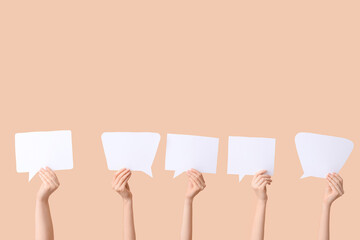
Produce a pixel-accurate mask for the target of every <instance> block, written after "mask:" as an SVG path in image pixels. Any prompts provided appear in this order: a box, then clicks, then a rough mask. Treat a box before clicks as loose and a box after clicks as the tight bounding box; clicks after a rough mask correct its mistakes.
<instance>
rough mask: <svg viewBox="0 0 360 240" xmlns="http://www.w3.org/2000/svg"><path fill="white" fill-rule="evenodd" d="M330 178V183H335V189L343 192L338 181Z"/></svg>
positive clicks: (340, 192)
mask: <svg viewBox="0 0 360 240" xmlns="http://www.w3.org/2000/svg"><path fill="white" fill-rule="evenodd" d="M328 180H329V181H330V183H331V184H332V185H333V187H334V189H335V190H336V191H337V192H338V193H339V194H343V191H342V190H341V188H340V187H339V185H338V183H337V182H335V181H334V180H333V179H332V178H330V177H329V178H328Z"/></svg>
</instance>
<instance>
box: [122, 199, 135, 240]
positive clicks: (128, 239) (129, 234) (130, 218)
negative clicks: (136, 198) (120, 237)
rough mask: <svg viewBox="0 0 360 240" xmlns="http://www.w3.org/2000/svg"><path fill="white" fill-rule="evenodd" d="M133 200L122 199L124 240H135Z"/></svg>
mask: <svg viewBox="0 0 360 240" xmlns="http://www.w3.org/2000/svg"><path fill="white" fill-rule="evenodd" d="M135 239H136V235H135V224H134V213H133V200H132V198H131V199H124V240H135Z"/></svg>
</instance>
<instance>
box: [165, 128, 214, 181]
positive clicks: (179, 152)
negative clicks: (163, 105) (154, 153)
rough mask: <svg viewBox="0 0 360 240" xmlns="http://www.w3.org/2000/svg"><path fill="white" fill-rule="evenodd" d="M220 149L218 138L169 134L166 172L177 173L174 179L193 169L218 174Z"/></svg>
mask: <svg viewBox="0 0 360 240" xmlns="http://www.w3.org/2000/svg"><path fill="white" fill-rule="evenodd" d="M218 148H219V139H218V138H213V137H202V136H192V135H183V134H167V141H166V157H165V158H166V160H165V170H170V171H175V174H174V178H175V177H177V176H178V175H180V174H181V173H183V172H185V171H187V170H189V169H191V168H194V169H196V170H198V171H200V172H202V173H216V167H217V157H218Z"/></svg>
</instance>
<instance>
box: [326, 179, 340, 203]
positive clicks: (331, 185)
mask: <svg viewBox="0 0 360 240" xmlns="http://www.w3.org/2000/svg"><path fill="white" fill-rule="evenodd" d="M326 180H327V186H326V189H325V195H324V203H325V204H328V205H331V204H332V203H333V202H334V201H335V200H336V199H338V198H339V197H341V196H342V195H343V194H344V193H345V192H344V187H343V179H342V178H341V177H340V175H339V174H337V173H329V174H328V175H327V177H326Z"/></svg>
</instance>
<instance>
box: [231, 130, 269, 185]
mask: <svg viewBox="0 0 360 240" xmlns="http://www.w3.org/2000/svg"><path fill="white" fill-rule="evenodd" d="M275 141H276V140H275V139H274V138H258V137H238V136H230V137H229V144H228V169H227V173H228V174H236V175H239V181H241V180H242V178H243V177H244V176H245V175H254V174H255V173H256V172H258V171H260V170H267V173H266V174H268V175H271V176H272V175H273V174H274V162H275Z"/></svg>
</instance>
